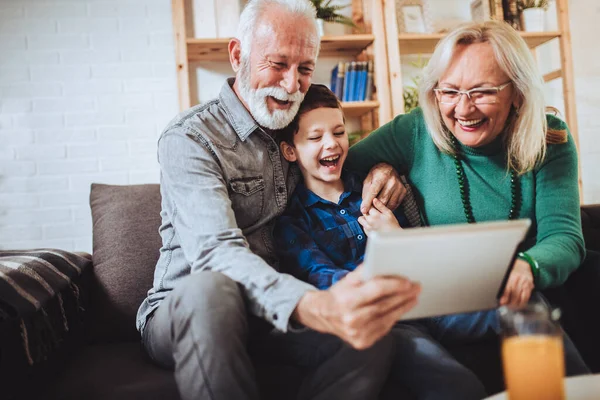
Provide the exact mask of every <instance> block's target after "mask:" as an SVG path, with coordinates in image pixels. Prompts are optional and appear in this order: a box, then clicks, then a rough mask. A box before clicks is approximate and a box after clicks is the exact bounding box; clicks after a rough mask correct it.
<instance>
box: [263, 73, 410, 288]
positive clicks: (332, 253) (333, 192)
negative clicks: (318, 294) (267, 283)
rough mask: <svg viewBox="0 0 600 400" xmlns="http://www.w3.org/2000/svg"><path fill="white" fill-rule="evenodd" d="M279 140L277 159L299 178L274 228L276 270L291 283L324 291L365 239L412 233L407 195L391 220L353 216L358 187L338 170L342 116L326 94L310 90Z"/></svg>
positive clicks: (379, 210) (379, 213) (386, 213)
mask: <svg viewBox="0 0 600 400" xmlns="http://www.w3.org/2000/svg"><path fill="white" fill-rule="evenodd" d="M279 138H280V140H281V142H280V147H281V153H282V154H283V156H284V157H285V159H286V160H288V161H290V162H295V163H296V164H297V165H298V167H299V168H300V171H301V172H302V175H303V178H304V182H303V183H299V184H298V186H297V187H296V190H295V192H294V194H293V195H292V198H291V199H290V202H289V205H288V208H287V209H286V212H285V213H284V214H283V215H282V216H281V217H279V219H278V220H277V223H276V227H275V242H276V244H277V247H278V252H279V256H280V261H281V265H284V266H285V268H286V269H287V270H288V272H290V273H291V274H292V275H294V276H296V277H298V278H300V279H303V280H305V281H307V282H309V283H311V284H313V285H314V286H316V287H317V288H319V289H327V288H328V287H329V286H331V285H333V284H334V283H336V282H337V281H339V280H340V279H342V278H343V277H344V276H345V275H346V274H347V273H348V272H350V271H352V270H354V269H355V268H356V267H357V266H358V265H359V264H360V263H361V262H362V260H363V257H364V253H365V245H366V234H368V232H369V231H371V230H376V229H394V228H398V227H401V226H403V227H408V226H414V225H419V222H420V220H419V214H418V208H417V205H416V202H415V200H414V198H413V196H412V192H410V190H409V192H408V194H407V196H406V198H405V199H404V201H403V204H402V206H401V207H399V208H398V210H397V211H396V212H394V213H392V212H391V211H390V210H389V209H388V208H387V207H386V206H385V205H384V204H383V203H382V202H380V201H374V203H373V206H374V207H372V209H371V211H370V212H369V214H368V215H362V214H361V212H360V205H361V202H362V199H361V191H362V181H363V180H362V179H361V177H359V176H358V175H356V174H354V173H352V172H350V171H344V170H343V166H344V161H345V159H346V156H347V154H348V148H349V142H348V135H347V134H346V131H345V127H344V114H343V112H342V108H341V104H340V103H339V101H338V99H337V97H336V96H335V94H333V92H331V90H329V89H328V88H327V87H326V86H324V85H318V84H312V85H311V87H310V88H309V90H308V92H307V93H306V96H305V98H304V101H303V102H302V104H301V106H300V109H299V111H298V114H297V116H296V118H295V119H294V121H293V122H292V123H291V124H290V125H289V127H288V128H287V129H286V130H285V131H282V132H281V133H280V134H279ZM409 205H410V206H409ZM403 210H406V211H407V215H404V213H403ZM407 216H409V217H410V219H409V218H407Z"/></svg>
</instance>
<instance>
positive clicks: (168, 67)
mask: <svg viewBox="0 0 600 400" xmlns="http://www.w3.org/2000/svg"><path fill="white" fill-rule="evenodd" d="M0 54H1V55H0V143H1V145H0V248H29V247H60V248H63V249H66V250H83V251H91V232H92V231H91V217H90V210H89V205H88V201H89V187H90V184H91V183H92V182H102V183H114V184H132V183H149V182H158V166H157V163H156V139H157V137H158V135H159V133H160V131H161V130H162V128H163V127H164V126H165V125H166V123H167V122H168V121H169V120H170V119H171V118H172V117H173V116H174V115H175V114H176V113H177V110H178V106H177V83H176V80H175V60H174V58H175V57H174V50H173V36H172V23H171V3H170V1H168V0H102V1H98V0H78V1H75V0H71V1H68V0H67V1H60V0H46V1H37V0H0Z"/></svg>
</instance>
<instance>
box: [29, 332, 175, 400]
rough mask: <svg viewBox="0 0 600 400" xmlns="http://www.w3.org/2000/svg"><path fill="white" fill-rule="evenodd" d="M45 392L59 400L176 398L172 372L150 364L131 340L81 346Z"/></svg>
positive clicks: (47, 397)
mask: <svg viewBox="0 0 600 400" xmlns="http://www.w3.org/2000/svg"><path fill="white" fill-rule="evenodd" d="M44 391H45V396H44V397H43V398H44V399H60V400H81V399H85V400H106V399H110V400H136V399H144V400H152V399H156V400H165V399H169V400H178V399H179V393H178V391H177V385H176V384H175V378H174V376H173V372H172V371H169V370H165V369H162V368H159V367H157V366H155V365H154V364H152V363H151V362H150V361H149V360H148V358H147V357H146V356H145V354H144V352H143V350H142V347H141V345H140V344H139V343H131V342H129V343H111V344H98V345H88V346H84V348H83V349H82V350H81V351H80V352H79V353H78V354H77V355H76V356H75V357H73V359H72V360H71V362H70V363H69V365H67V368H65V369H64V370H63V371H62V373H61V375H60V376H59V377H58V379H57V380H56V381H55V383H54V384H53V385H51V386H50V387H49V388H44ZM40 398H41V397H40Z"/></svg>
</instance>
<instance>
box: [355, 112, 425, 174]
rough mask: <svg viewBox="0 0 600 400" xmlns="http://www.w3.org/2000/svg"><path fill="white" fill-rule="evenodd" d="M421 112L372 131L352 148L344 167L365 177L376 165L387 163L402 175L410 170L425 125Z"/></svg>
mask: <svg viewBox="0 0 600 400" xmlns="http://www.w3.org/2000/svg"><path fill="white" fill-rule="evenodd" d="M422 119H423V117H422V113H421V110H420V109H416V110H413V111H412V112H411V113H410V114H401V115H398V116H397V117H396V118H394V119H393V120H392V121H390V122H388V123H387V124H385V125H383V126H381V127H380V128H378V129H376V130H375V131H373V132H372V133H371V134H369V136H367V137H366V138H364V139H362V140H361V141H359V142H358V143H357V144H355V145H354V146H352V147H351V148H350V151H349V153H348V158H347V159H346V164H345V165H344V167H346V168H348V169H349V170H351V171H354V172H357V173H360V174H363V175H366V174H367V173H368V172H369V171H370V170H371V168H372V167H373V166H374V165H375V164H377V163H381V162H383V163H387V164H390V165H391V166H392V167H394V168H395V169H396V171H398V172H400V173H404V172H405V171H406V170H407V169H409V168H410V164H411V163H412V155H413V150H414V140H415V136H416V133H417V130H418V127H419V126H424V124H421V123H419V122H420V121H422Z"/></svg>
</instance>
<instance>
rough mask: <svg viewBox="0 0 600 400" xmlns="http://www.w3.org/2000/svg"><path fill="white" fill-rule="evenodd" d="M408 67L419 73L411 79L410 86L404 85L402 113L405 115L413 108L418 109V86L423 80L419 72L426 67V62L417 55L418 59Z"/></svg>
mask: <svg viewBox="0 0 600 400" xmlns="http://www.w3.org/2000/svg"><path fill="white" fill-rule="evenodd" d="M410 65H412V66H413V67H415V68H417V69H418V70H419V73H417V74H416V75H414V76H413V77H412V78H411V81H412V84H410V85H406V86H405V87H404V90H403V93H402V95H403V97H404V112H405V113H407V114H408V113H409V112H411V111H412V110H413V109H414V108H417V107H419V85H420V84H421V81H422V80H423V77H422V75H421V73H420V70H422V69H423V68H425V66H426V65H427V60H425V59H423V57H422V56H421V55H420V54H419V58H418V59H417V60H416V61H412V62H411V63H410Z"/></svg>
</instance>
